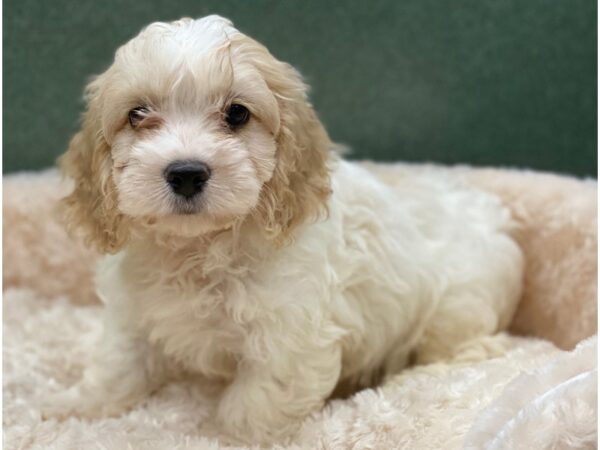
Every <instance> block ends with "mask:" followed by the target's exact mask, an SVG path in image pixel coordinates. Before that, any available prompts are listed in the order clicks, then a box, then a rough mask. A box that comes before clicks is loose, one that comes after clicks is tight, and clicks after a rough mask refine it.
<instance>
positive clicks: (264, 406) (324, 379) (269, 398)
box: [218, 344, 341, 444]
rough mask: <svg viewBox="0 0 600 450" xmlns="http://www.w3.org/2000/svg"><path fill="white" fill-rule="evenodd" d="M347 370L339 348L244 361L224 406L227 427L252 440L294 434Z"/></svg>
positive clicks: (264, 441) (267, 440) (222, 418)
mask: <svg viewBox="0 0 600 450" xmlns="http://www.w3.org/2000/svg"><path fill="white" fill-rule="evenodd" d="M340 370H341V352H340V350H339V348H338V347H337V346H334V345H333V344H332V346H331V347H330V348H325V349H324V348H322V347H321V348H314V349H311V348H310V345H308V344H307V346H306V348H304V349H303V352H302V354H294V353H291V352H290V353H289V354H285V355H284V356H283V357H281V355H280V356H275V357H273V356H272V357H270V358H269V359H268V361H260V362H258V361H254V362H253V361H243V362H242V363H241V365H240V368H239V372H238V375H237V376H236V378H235V380H234V381H233V383H232V384H231V385H229V386H228V388H227V389H226V391H225V393H224V396H223V398H222V399H221V402H220V404H219V409H218V420H219V422H220V424H221V427H222V428H223V431H224V432H225V433H227V434H229V435H231V436H234V437H236V438H238V439H242V440H244V441H246V442H249V443H261V444H268V443H272V442H273V441H277V440H279V439H282V438H284V437H288V436H290V435H291V434H293V432H294V431H295V430H296V429H297V428H298V426H299V425H300V424H301V422H302V419H303V418H305V417H306V416H307V415H309V414H310V413H312V412H314V411H317V410H318V409H319V408H321V406H322V405H323V404H324V402H325V400H326V399H327V398H328V397H329V395H330V394H331V392H332V391H333V389H334V387H335V385H336V383H337V381H338V378H339V375H340Z"/></svg>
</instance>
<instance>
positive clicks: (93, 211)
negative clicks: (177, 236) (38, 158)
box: [59, 77, 129, 253]
mask: <svg viewBox="0 0 600 450" xmlns="http://www.w3.org/2000/svg"><path fill="white" fill-rule="evenodd" d="M101 82H102V78H101V77H99V78H97V79H95V80H94V81H92V82H91V83H90V84H89V85H88V87H87V88H86V102H87V105H88V109H87V111H86V113H85V114H84V118H83V125H82V128H81V130H80V131H79V132H78V133H77V134H76V135H75V136H74V137H73V139H72V140H71V142H70V144H69V148H68V150H67V151H66V153H65V154H64V155H62V156H61V158H60V159H59V165H60V168H61V170H62V171H63V173H64V174H65V175H67V176H69V177H71V178H72V179H73V180H74V182H75V183H74V184H75V186H74V189H73V192H72V193H71V194H70V195H69V196H67V197H65V198H64V199H63V200H62V202H61V205H60V206H61V209H62V212H63V214H64V218H65V220H66V223H67V227H68V228H69V230H70V231H74V230H80V231H82V232H83V235H84V238H85V241H86V243H87V244H88V245H92V246H94V247H96V248H97V249H98V250H99V251H100V252H102V253H115V252H117V251H118V250H119V249H120V248H121V247H122V246H123V245H124V244H125V242H126V241H127V238H128V235H129V233H128V228H129V227H128V225H127V219H126V218H125V217H124V216H123V214H121V213H120V212H119V210H118V207H117V204H118V200H117V191H116V187H115V183H114V180H113V176H112V158H111V154H110V151H111V150H110V146H109V145H108V143H107V142H106V139H105V137H104V133H103V131H102V120H101V117H100V110H101V105H100V88H101Z"/></svg>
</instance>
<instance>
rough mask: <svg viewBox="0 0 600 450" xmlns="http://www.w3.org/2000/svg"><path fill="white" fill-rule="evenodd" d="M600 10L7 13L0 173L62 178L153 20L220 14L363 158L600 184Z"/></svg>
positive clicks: (270, 4) (186, 2)
mask: <svg viewBox="0 0 600 450" xmlns="http://www.w3.org/2000/svg"><path fill="white" fill-rule="evenodd" d="M596 7H597V3H596V1H595V0H526V1H524V0H455V1H451V2H449V1H443V0H437V1H434V0H386V1H363V0H354V1H339V2H337V1H335V2H334V1H317V0H303V1H259V0H253V1H230V0H183V1H158V0H154V1H152V0H143V1H142V0H138V1H135V0H133V1H132V0H128V1H117V0H104V1H81V0H80V1H73V0H52V1H43V0H5V1H4V36H3V38H4V123H3V126H4V142H3V144H4V154H3V158H4V160H3V161H4V171H5V172H11V171H16V170H29V169H38V168H42V167H46V166H48V165H51V164H53V162H54V160H55V158H56V156H57V155H59V154H60V153H62V152H63V151H64V149H65V148H66V144H67V142H68V140H69V138H70V136H71V135H72V134H73V133H74V132H75V131H76V129H77V123H78V117H79V114H80V113H81V111H82V108H83V105H82V102H81V93H82V89H83V87H84V85H85V83H86V79H87V78H88V76H89V75H91V74H94V73H98V72H100V71H102V70H104V69H105V68H106V67H107V65H108V64H110V62H111V60H112V56H113V53H114V51H115V49H116V48H117V46H118V45H120V44H121V43H123V42H125V41H126V40H127V39H129V38H131V37H132V36H133V35H134V34H136V33H137V32H138V31H139V29H140V28H141V27H142V26H144V25H146V24H147V23H149V22H152V21H157V20H161V21H164V20H171V19H176V18H179V17H182V16H191V17H200V16H203V15H206V14H212V13H217V14H221V15H224V16H227V17H229V18H231V19H232V20H233V21H234V23H235V25H236V26H237V27H238V28H239V29H241V30H242V31H244V32H246V33H248V34H250V35H251V36H253V37H255V38H257V39H258V40H260V41H261V42H263V43H265V44H266V45H267V46H268V47H269V48H270V49H271V51H272V52H273V53H274V54H275V55H276V56H277V57H279V58H280V59H283V60H285V61H288V62H290V63H292V64H293V65H295V66H296V67H298V68H299V69H300V70H301V71H302V73H304V75H305V76H306V79H307V81H308V82H309V83H310V84H311V85H312V87H313V89H312V99H313V103H314V104H315V106H316V109H317V111H318V112H319V114H320V116H321V117H322V119H323V121H324V122H325V124H326V125H327V127H328V129H329V131H330V134H331V135H332V137H333V138H334V139H335V140H337V141H339V142H342V143H344V144H347V145H348V146H350V147H351V148H352V150H353V153H352V157H354V158H370V159H376V160H386V161H392V160H408V161H435V162H442V163H468V164H476V165H493V166H512V167H526V168H532V169H541V170H550V171H556V172H565V173H573V174H577V175H593V176H595V174H596V157H597V156H596V155H597V149H596V142H597V141H596V124H597V118H596V112H597V106H596V101H597V100H596V82H597V78H596V26H597V24H596Z"/></svg>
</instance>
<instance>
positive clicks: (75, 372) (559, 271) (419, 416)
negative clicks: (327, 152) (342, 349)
mask: <svg viewBox="0 0 600 450" xmlns="http://www.w3.org/2000/svg"><path fill="white" fill-rule="evenodd" d="M372 168H373V170H375V171H377V172H378V173H379V174H380V175H381V176H382V178H384V179H388V180H389V182H390V183H393V182H394V180H396V179H397V178H398V176H400V175H401V173H402V171H403V170H417V168H416V167H414V166H401V165H398V166H392V165H385V166H384V165H382V166H372ZM465 173H466V175H467V176H468V177H470V178H472V179H473V181H474V182H475V183H476V184H478V185H480V186H482V187H484V188H486V189H490V190H492V191H494V192H496V193H498V194H499V195H501V196H502V198H503V199H504V200H505V201H506V203H507V204H508V205H509V206H510V207H511V209H512V210H513V213H514V214H515V216H516V217H517V219H518V221H519V223H520V226H521V230H520V233H519V235H518V236H517V237H518V239H519V242H520V244H521V245H522V246H523V248H524V250H525V253H526V257H527V269H526V279H525V296H524V299H523V301H522V303H521V306H520V308H519V311H518V312H517V315H516V317H515V321H514V322H513V326H512V328H511V329H512V330H513V331H516V332H520V333H530V334H536V335H538V336H543V337H546V338H549V339H552V340H553V341H554V342H556V343H558V344H559V345H560V346H561V347H562V348H572V345H573V344H574V343H576V342H578V341H580V340H581V339H582V338H583V337H586V336H590V335H591V334H594V333H595V330H596V324H595V315H596V242H597V240H596V230H597V228H596V212H595V211H596V210H595V208H596V189H597V185H596V183H595V182H591V181H588V182H582V181H579V180H574V179H571V178H566V177H557V176H552V175H542V174H532V173H527V172H518V171H502V170H468V169H466V172H465ZM66 189H68V186H64V185H62V184H61V183H60V182H59V180H58V177H57V174H56V172H54V171H48V172H43V173H37V174H20V175H14V176H9V177H5V178H4V205H3V219H4V221H3V226H4V228H3V234H4V249H3V257H4V271H3V282H4V289H5V291H4V309H3V311H4V331H3V339H4V346H3V375H4V376H3V381H4V396H3V397H4V398H3V400H4V401H3V425H4V435H3V439H4V448H5V449H88V448H89V449H110V450H112V449H117V450H118V449H161V450H163V449H177V448H191V449H200V450H202V449H211V450H216V449H223V448H236V447H227V446H226V445H225V444H224V443H223V442H222V441H220V440H219V437H218V435H216V433H215V430H213V429H211V427H210V425H209V424H210V419H211V417H212V415H213V411H214V409H215V402H216V395H215V386H210V385H208V384H206V383H199V382H192V381H187V382H178V383H173V384H171V385H168V386H166V387H165V388H163V389H162V390H160V391H159V392H158V393H156V394H155V395H154V396H152V397H150V398H148V400H147V401H146V402H145V403H143V404H140V405H138V407H137V408H135V409H134V410H132V411H130V412H129V413H128V414H126V415H124V416H122V417H119V418H113V419H104V420H95V421H82V420H78V419H75V418H71V419H69V420H67V421H65V422H56V421H54V420H50V421H43V420H42V419H41V416H40V409H39V406H38V405H39V404H40V403H41V400H42V399H43V398H44V396H45V395H46V394H47V393H49V392H55V391H59V390H62V389H65V387H67V386H69V385H70V384H72V383H73V382H74V381H75V380H77V379H78V378H79V376H80V374H81V371H82V369H83V367H85V366H86V363H87V360H88V358H89V352H90V349H91V348H92V347H93V345H94V342H95V339H97V337H98V334H99V331H100V326H101V318H100V315H101V306H99V304H98V303H97V300H96V299H95V296H94V294H93V289H92V286H91V285H92V281H91V273H92V269H91V268H92V266H93V262H94V260H95V255H93V254H92V253H90V252H89V250H87V249H85V248H84V247H83V246H82V245H81V243H77V242H74V241H71V240H70V239H69V238H68V237H67V236H66V234H65V233H64V231H63V228H62V226H61V225H59V224H58V222H57V221H56V220H55V219H54V218H53V216H52V214H51V209H52V206H53V204H54V203H55V202H56V199H57V198H59V197H60V196H62V195H64V192H65V190H66ZM596 367H597V363H596V338H595V337H592V338H588V339H586V340H584V341H583V342H581V343H580V344H579V345H578V347H577V348H576V349H575V350H572V351H562V350H560V349H559V348H557V347H555V346H554V345H553V344H552V343H550V342H549V341H544V340H539V339H534V338H519V337H514V336H507V335H501V336H497V337H491V338H486V339H482V340H481V341H478V342H474V343H471V344H470V345H468V346H465V347H463V348H461V349H457V353H456V355H455V357H454V358H453V359H452V360H450V361H446V362H444V363H438V364H434V365H429V366H421V367H414V368H411V369H408V370H405V371H403V372H402V373H401V374H398V375H396V376H394V377H391V378H389V379H388V380H386V382H385V383H384V384H383V385H382V386H381V387H380V388H378V389H376V390H365V391H362V392H359V393H356V394H355V395H354V396H352V397H350V398H348V399H344V400H341V399H337V400H332V401H330V402H329V403H328V404H327V406H326V407H325V409H324V410H323V411H321V412H319V413H318V414H315V415H314V416H312V417H310V418H308V419H307V420H306V421H305V423H304V425H303V427H302V430H301V432H300V433H299V435H298V436H297V437H296V438H295V440H294V441H293V442H290V443H287V444H286V445H285V446H282V448H302V449H305V448H306V449H419V450H421V449H460V448H466V449H468V450H475V449H477V450H479V449H584V448H585V449H587V448H589V449H592V448H596V442H597V427H596V421H597V419H596V416H597V408H596V397H597V389H596V386H597V380H596V379H597V369H596ZM237 448H240V447H237Z"/></svg>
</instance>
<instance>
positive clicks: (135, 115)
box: [129, 106, 149, 128]
mask: <svg viewBox="0 0 600 450" xmlns="http://www.w3.org/2000/svg"><path fill="white" fill-rule="evenodd" d="M148 112H149V111H148V108H146V107H145V106H137V107H135V108H133V109H132V110H131V111H129V124H130V125H131V126H132V127H134V128H135V127H136V126H138V124H139V123H140V122H141V121H142V120H144V119H145V118H146V117H147V116H148Z"/></svg>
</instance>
